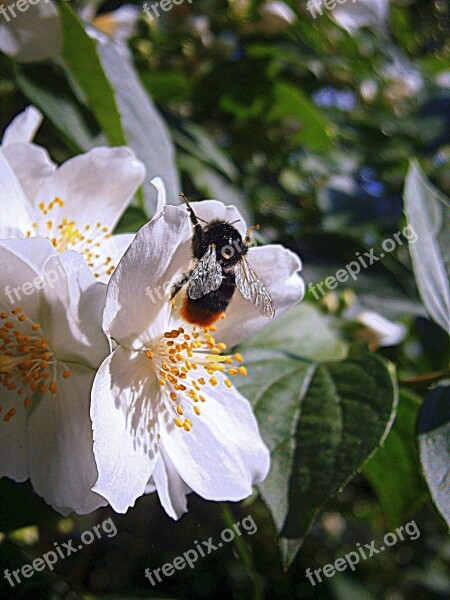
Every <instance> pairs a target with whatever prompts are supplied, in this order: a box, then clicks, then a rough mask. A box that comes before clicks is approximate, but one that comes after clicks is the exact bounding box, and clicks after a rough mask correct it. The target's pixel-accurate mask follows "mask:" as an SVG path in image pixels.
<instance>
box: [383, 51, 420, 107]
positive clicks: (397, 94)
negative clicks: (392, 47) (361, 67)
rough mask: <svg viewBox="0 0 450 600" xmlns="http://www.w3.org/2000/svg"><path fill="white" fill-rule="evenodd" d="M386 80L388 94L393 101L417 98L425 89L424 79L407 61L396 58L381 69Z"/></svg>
mask: <svg viewBox="0 0 450 600" xmlns="http://www.w3.org/2000/svg"><path fill="white" fill-rule="evenodd" d="M381 76H382V77H383V78H384V79H385V80H386V83H387V88H386V94H387V95H388V97H389V98H390V99H391V100H392V101H398V100H403V99H405V98H412V97H414V96H416V95H417V94H418V93H419V92H420V91H421V90H422V88H423V86H424V81H423V77H422V75H421V74H420V71H418V70H417V69H416V68H415V67H414V66H413V65H411V64H410V63H408V62H407V60H406V59H401V58H395V59H394V60H393V61H392V62H390V63H389V64H388V65H386V66H385V67H384V68H383V69H381Z"/></svg>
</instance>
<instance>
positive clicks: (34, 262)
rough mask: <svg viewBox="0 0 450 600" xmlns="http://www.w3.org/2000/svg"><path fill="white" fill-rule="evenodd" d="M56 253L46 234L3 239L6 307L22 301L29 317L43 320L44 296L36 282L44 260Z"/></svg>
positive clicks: (1, 303)
mask: <svg viewBox="0 0 450 600" xmlns="http://www.w3.org/2000/svg"><path fill="white" fill-rule="evenodd" d="M55 254H56V253H55V250H54V249H53V248H52V245H51V244H50V242H49V241H48V240H43V239H42V238H31V239H28V238H19V239H15V238H10V239H6V240H0V269H1V273H2V278H3V280H4V281H5V282H8V285H7V286H6V287H5V291H4V293H2V294H0V309H1V310H2V311H7V312H9V311H11V310H12V309H13V308H14V307H15V306H17V305H21V306H22V307H23V311H24V313H25V314H26V315H27V317H28V318H29V319H31V320H33V321H39V317H40V314H41V306H42V304H41V296H40V294H38V293H36V289H37V288H36V287H35V286H34V285H33V282H34V280H35V278H36V277H38V276H39V273H40V269H41V266H42V263H43V262H45V261H46V260H48V259H49V258H51V257H52V256H54V255H55ZM24 284H25V285H24ZM27 284H28V285H27ZM25 292H27V293H25Z"/></svg>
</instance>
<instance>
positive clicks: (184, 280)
mask: <svg viewBox="0 0 450 600" xmlns="http://www.w3.org/2000/svg"><path fill="white" fill-rule="evenodd" d="M192 273H193V269H191V270H190V271H189V273H188V274H187V275H183V278H182V279H180V280H179V281H177V283H174V285H173V287H172V290H171V292H170V299H171V300H173V299H174V298H175V296H176V295H177V294H178V292H179V291H180V290H181V288H183V287H184V286H185V285H186V283H187V282H188V281H189V279H190V278H191V275H192Z"/></svg>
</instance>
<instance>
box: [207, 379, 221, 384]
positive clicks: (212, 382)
mask: <svg viewBox="0 0 450 600" xmlns="http://www.w3.org/2000/svg"><path fill="white" fill-rule="evenodd" d="M209 383H210V384H211V385H217V384H218V383H219V382H218V381H217V379H216V378H215V377H211V379H210V380H209Z"/></svg>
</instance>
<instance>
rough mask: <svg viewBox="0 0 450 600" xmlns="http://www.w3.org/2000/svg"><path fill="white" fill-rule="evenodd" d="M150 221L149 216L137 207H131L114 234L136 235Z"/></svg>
mask: <svg viewBox="0 0 450 600" xmlns="http://www.w3.org/2000/svg"><path fill="white" fill-rule="evenodd" d="M147 221H148V218H147V215H146V214H145V213H144V211H143V210H142V209H140V208H138V207H137V206H129V207H128V208H127V210H126V211H125V212H124V214H123V215H122V218H121V219H120V221H119V222H118V224H117V226H116V228H115V230H114V233H136V232H137V231H138V229H140V228H141V227H143V226H144V225H145V224H146V223H147Z"/></svg>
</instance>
